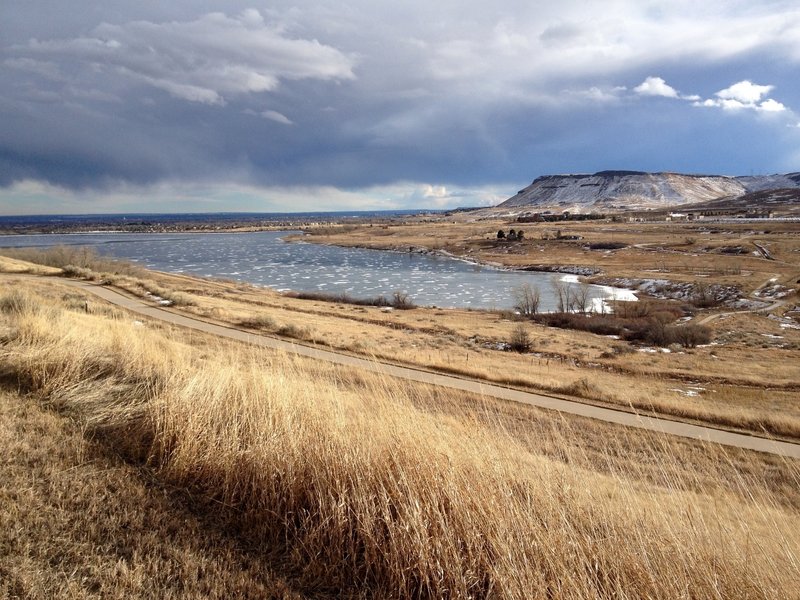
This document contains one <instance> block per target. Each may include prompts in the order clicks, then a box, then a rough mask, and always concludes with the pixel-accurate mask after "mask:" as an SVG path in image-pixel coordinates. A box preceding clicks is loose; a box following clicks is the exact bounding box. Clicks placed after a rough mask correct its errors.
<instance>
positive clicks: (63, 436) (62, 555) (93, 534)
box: [0, 391, 299, 599]
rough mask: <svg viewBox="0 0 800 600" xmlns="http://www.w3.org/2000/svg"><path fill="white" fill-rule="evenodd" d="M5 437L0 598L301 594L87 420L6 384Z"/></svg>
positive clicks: (0, 402)
mask: <svg viewBox="0 0 800 600" xmlns="http://www.w3.org/2000/svg"><path fill="white" fill-rule="evenodd" d="M0 447H2V448H3V453H2V459H0V467H1V468H0V598H41V599H44V598H145V597H150V598H186V597H203V598H230V597H231V591H232V590H235V591H236V594H235V595H236V596H237V597H242V598H245V597H247V598H267V597H276V598H291V597H299V596H298V595H297V594H296V593H294V592H292V590H291V588H290V587H289V586H288V585H287V583H286V581H284V580H283V579H281V578H280V577H278V576H276V575H275V574H274V573H273V571H272V569H271V565H270V564H269V562H268V561H267V560H264V557H263V556H256V557H254V556H252V555H250V554H248V553H247V552H245V551H243V550H242V548H241V547H240V545H239V544H237V543H236V541H235V540H233V539H231V538H230V537H229V536H227V535H225V534H224V533H222V532H221V531H220V519H219V518H218V517H217V516H215V515H211V514H208V512H207V511H206V512H205V514H204V513H203V512H202V511H199V510H198V508H199V507H197V506H194V510H190V509H189V507H190V506H192V505H191V503H190V502H189V501H188V499H187V497H186V495H185V494H182V493H180V492H179V491H178V490H173V489H170V488H166V487H163V486H159V485H157V484H154V483H153V482H150V481H148V480H147V479H143V478H142V474H141V473H140V472H139V471H138V470H137V469H136V468H134V467H132V466H131V465H129V464H126V463H124V462H123V461H121V460H119V458H117V457H115V456H114V455H113V454H109V453H108V452H107V451H105V450H107V449H104V448H103V447H102V446H99V445H98V444H97V443H95V442H92V441H91V440H90V439H87V438H85V437H84V436H83V435H82V431H81V427H80V424H79V422H75V421H72V420H69V419H67V418H65V417H63V416H59V415H57V414H55V413H53V412H51V411H48V410H45V409H43V408H42V407H41V406H39V405H37V404H36V403H34V402H32V401H31V400H30V399H28V398H24V397H21V396H19V395H18V394H16V393H11V392H6V391H0Z"/></svg>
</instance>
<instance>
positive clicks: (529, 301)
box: [513, 283, 541, 317]
mask: <svg viewBox="0 0 800 600" xmlns="http://www.w3.org/2000/svg"><path fill="white" fill-rule="evenodd" d="M513 294H514V308H515V309H516V310H517V311H518V312H519V314H521V315H522V316H525V317H530V316H533V315H535V314H536V313H537V312H539V302H540V300H541V293H540V292H539V288H538V287H536V286H533V285H531V284H530V283H523V284H522V285H521V286H520V287H518V288H514V290H513Z"/></svg>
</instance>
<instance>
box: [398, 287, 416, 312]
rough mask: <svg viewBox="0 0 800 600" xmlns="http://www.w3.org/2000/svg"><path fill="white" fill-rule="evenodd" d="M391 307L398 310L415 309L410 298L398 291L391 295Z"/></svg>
mask: <svg viewBox="0 0 800 600" xmlns="http://www.w3.org/2000/svg"><path fill="white" fill-rule="evenodd" d="M392 306H393V307H394V308H397V309H399V310H410V309H412V308H416V307H417V305H416V304H414V301H413V300H412V299H411V296H409V295H408V294H406V293H405V292H401V291H399V290H398V291H396V292H395V293H394V294H392Z"/></svg>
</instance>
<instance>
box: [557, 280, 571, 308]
mask: <svg viewBox="0 0 800 600" xmlns="http://www.w3.org/2000/svg"><path fill="white" fill-rule="evenodd" d="M553 290H554V291H555V293H556V301H557V302H558V312H562V313H563V312H570V311H571V310H572V306H573V304H574V301H573V299H572V287H571V286H570V284H569V283H568V282H566V281H563V280H562V279H560V278H558V277H554V278H553Z"/></svg>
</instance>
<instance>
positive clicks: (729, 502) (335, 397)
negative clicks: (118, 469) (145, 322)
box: [0, 301, 800, 598]
mask: <svg viewBox="0 0 800 600" xmlns="http://www.w3.org/2000/svg"><path fill="white" fill-rule="evenodd" d="M0 305H2V302H0ZM14 306H20V307H21V308H20V309H19V310H16V309H15V310H14V311H9V312H8V313H7V314H6V315H5V320H6V321H8V323H9V328H8V332H7V333H6V334H5V337H4V340H3V343H2V347H0V371H3V372H4V373H6V374H7V376H6V379H9V378H10V379H13V380H14V381H15V382H16V384H17V385H18V386H19V387H20V388H22V389H24V390H26V391H28V392H30V393H31V394H33V395H34V396H36V397H38V398H40V399H41V401H43V402H45V403H47V404H49V405H51V406H53V407H56V408H58V409H59V410H61V411H63V412H66V413H68V414H71V415H73V416H74V418H76V419H78V420H80V422H82V423H84V424H85V426H86V427H87V429H88V430H89V431H90V432H93V433H94V434H96V435H101V436H103V437H104V438H105V439H106V440H107V442H108V443H109V444H110V445H111V446H112V447H114V448H115V449H116V450H117V451H118V452H121V453H123V454H124V455H125V456H127V457H128V458H129V459H130V460H133V461H135V462H137V463H139V464H141V465H142V466H144V467H146V468H148V469H150V470H151V471H152V473H153V474H154V475H155V476H156V477H158V478H159V479H161V480H162V481H164V482H167V483H169V484H171V485H176V486H180V487H182V488H186V489H188V490H190V491H191V492H192V493H194V494H199V495H202V496H203V497H206V498H209V499H211V500H214V501H217V502H218V503H219V504H220V506H224V507H225V508H226V510H230V511H233V512H238V513H239V514H240V517H239V522H240V523H241V530H242V532H243V533H242V535H244V536H245V537H247V538H248V540H249V541H251V542H253V543H256V544H259V545H261V547H262V548H264V549H270V551H275V550H276V549H278V550H279V551H280V552H281V553H282V554H283V555H284V556H285V557H286V560H287V561H288V562H289V563H290V564H291V565H292V566H293V568H294V569H297V570H298V571H299V572H300V573H301V576H302V578H303V579H304V580H305V581H307V582H309V585H312V586H313V587H314V588H316V589H318V590H320V591H328V592H333V593H338V594H345V595H352V594H354V595H362V596H372V595H374V596H378V597H408V598H423V597H449V598H468V597H473V598H475V597H488V596H491V597H499V598H598V597H600V598H612V597H613V598H643V597H647V598H680V597H693V598H754V597H755V598H781V597H784V598H791V597H798V595H800V588H799V587H798V581H800V561H799V560H798V559H800V540H799V539H798V536H797V535H796V532H797V531H798V530H800V518H799V515H798V514H797V512H796V511H795V510H794V509H791V508H787V507H785V506H781V505H780V503H779V502H778V501H777V500H775V499H774V498H772V497H771V496H770V495H769V494H768V493H766V492H765V491H764V490H761V489H758V488H753V489H741V490H739V493H737V494H726V493H723V492H717V493H714V494H711V493H702V492H700V491H695V492H693V491H689V490H688V489H687V486H686V485H685V483H682V482H679V481H678V479H677V478H676V477H675V476H674V473H675V472H676V466H675V465H670V464H668V463H666V464H664V465H663V468H662V473H663V477H662V482H661V484H660V485H647V486H646V485H643V484H642V482H641V481H638V480H633V479H630V478H628V477H627V476H626V475H625V473H624V471H619V472H611V473H606V474H600V473H598V472H594V471H592V470H590V469H587V468H585V467H577V466H571V465H570V464H569V457H568V456H567V457H566V458H567V460H566V461H556V460H553V459H551V458H547V457H544V456H542V455H539V454H536V453H534V452H531V451H530V449H529V448H527V447H526V446H524V445H522V444H521V443H519V442H518V441H516V440H515V439H514V438H513V437H512V435H510V434H504V432H503V431H502V428H498V427H488V426H486V425H485V424H484V423H483V422H482V420H480V419H476V418H473V417H469V416H467V415H464V416H461V415H458V414H453V413H450V414H444V413H435V412H431V411H428V410H425V408H424V405H425V403H426V402H431V403H433V402H434V400H433V399H430V398H428V399H424V398H423V399H422V400H423V401H420V398H419V397H414V392H410V391H409V390H408V389H406V388H404V387H403V386H399V385H397V384H396V382H393V381H390V380H385V379H380V378H376V377H366V376H364V375H362V374H359V373H357V372H350V371H347V370H338V371H326V370H325V369H323V368H322V367H315V366H309V365H307V364H306V363H300V362H298V361H296V360H293V359H291V358H290V357H287V356H283V355H271V354H265V353H264V352H262V351H256V350H248V349H245V348H241V347H236V346H231V345H226V346H220V347H219V348H214V347H213V346H207V347H201V348H198V347H195V346H192V345H187V344H184V343H182V342H181V341H180V340H179V339H170V336H169V335H167V334H164V333H159V332H158V331H154V330H149V329H147V328H146V327H141V326H135V325H133V324H131V323H129V322H125V321H119V320H117V321H112V320H108V319H105V318H102V317H98V316H94V315H86V314H77V313H72V312H69V311H65V310H62V309H60V308H58V307H56V306H49V307H39V306H38V305H37V303H36V302H33V301H26V302H15V303H14ZM417 393H420V394H421V393H423V392H417ZM697 451H703V450H702V449H699V450H697ZM573 452H576V453H578V454H579V453H580V450H573ZM654 456H656V454H655V452H652V453H643V455H642V456H641V460H642V461H648V460H653V457H654ZM675 460H678V459H677V458H676V459H675ZM785 469H786V476H787V477H791V478H794V481H795V482H798V481H800V479H799V478H798V468H797V465H796V464H793V463H792V464H790V463H786V464H785ZM750 483H751V482H748V481H745V480H742V481H741V484H740V485H741V486H742V487H744V486H746V485H749V484H750ZM702 487H703V486H701V485H698V488H699V489H702ZM743 498H744V499H743Z"/></svg>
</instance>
